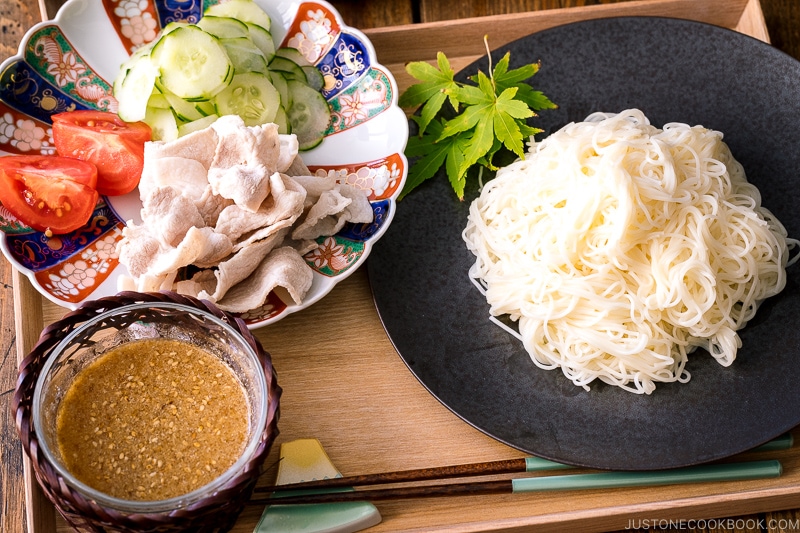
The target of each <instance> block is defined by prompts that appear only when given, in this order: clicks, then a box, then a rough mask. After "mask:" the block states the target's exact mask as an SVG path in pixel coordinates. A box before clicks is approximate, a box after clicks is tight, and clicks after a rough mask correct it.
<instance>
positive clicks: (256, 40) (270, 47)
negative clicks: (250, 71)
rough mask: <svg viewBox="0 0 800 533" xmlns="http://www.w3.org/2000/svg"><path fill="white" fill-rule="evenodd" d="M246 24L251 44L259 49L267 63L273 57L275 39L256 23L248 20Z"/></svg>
mask: <svg viewBox="0 0 800 533" xmlns="http://www.w3.org/2000/svg"><path fill="white" fill-rule="evenodd" d="M246 25H247V30H248V32H249V33H250V39H251V40H252V41H253V44H254V45H256V46H257V47H258V48H259V49H260V50H261V53H262V54H264V57H265V58H266V59H267V63H269V62H270V61H272V58H273V57H275V41H273V40H272V34H271V33H270V32H268V31H267V30H265V29H264V28H262V27H261V26H259V25H257V24H252V23H249V22H248V23H246Z"/></svg>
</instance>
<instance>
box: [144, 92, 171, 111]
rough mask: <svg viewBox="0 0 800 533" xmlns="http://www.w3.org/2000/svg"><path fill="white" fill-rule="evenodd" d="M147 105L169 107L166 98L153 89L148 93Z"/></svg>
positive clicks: (161, 107) (160, 107)
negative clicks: (151, 92)
mask: <svg viewBox="0 0 800 533" xmlns="http://www.w3.org/2000/svg"><path fill="white" fill-rule="evenodd" d="M147 107H157V108H159V109H169V108H170V106H169V102H168V101H167V98H166V97H165V96H164V95H163V94H162V93H160V92H158V91H153V94H151V95H150V99H149V100H148V101H147Z"/></svg>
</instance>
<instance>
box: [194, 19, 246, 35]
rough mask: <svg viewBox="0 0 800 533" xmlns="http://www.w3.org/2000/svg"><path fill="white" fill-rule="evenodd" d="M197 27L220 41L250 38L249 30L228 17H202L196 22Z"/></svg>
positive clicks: (244, 25)
mask: <svg viewBox="0 0 800 533" xmlns="http://www.w3.org/2000/svg"><path fill="white" fill-rule="evenodd" d="M197 27H198V28H200V29H201V30H203V31H205V32H208V33H210V34H211V35H213V36H215V37H219V38H220V39H235V38H236V37H249V36H250V30H248V29H247V25H246V24H245V23H244V22H241V21H239V20H236V19H233V18H230V17H215V16H204V17H203V18H201V19H200V20H198V21H197Z"/></svg>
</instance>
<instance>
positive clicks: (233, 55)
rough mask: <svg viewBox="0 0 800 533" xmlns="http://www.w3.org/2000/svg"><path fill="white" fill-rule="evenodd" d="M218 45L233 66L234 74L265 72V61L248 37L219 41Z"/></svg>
mask: <svg viewBox="0 0 800 533" xmlns="http://www.w3.org/2000/svg"><path fill="white" fill-rule="evenodd" d="M220 43H222V46H224V47H225V51H226V52H227V53H228V57H229V58H230V60H231V63H232V64H233V70H234V72H235V73H236V74H241V73H243V72H261V73H262V74H266V72H267V59H266V58H265V57H264V54H262V53H261V49H260V48H258V47H257V46H256V45H255V44H253V41H251V40H250V38H249V37H237V38H235V39H220Z"/></svg>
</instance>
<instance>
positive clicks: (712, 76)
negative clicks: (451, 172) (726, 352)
mask: <svg viewBox="0 0 800 533" xmlns="http://www.w3.org/2000/svg"><path fill="white" fill-rule="evenodd" d="M490 37H491V36H490ZM506 50H510V51H511V60H512V67H513V66H519V65H521V64H522V63H526V62H533V61H539V60H541V62H542V67H541V70H540V72H539V73H538V74H537V75H536V76H535V77H534V78H533V84H534V86H535V87H536V88H538V89H540V90H542V91H544V93H545V94H547V95H548V96H549V97H550V98H551V99H553V100H554V101H555V102H556V103H557V104H558V105H559V106H560V107H559V109H558V110H551V111H543V112H542V113H541V116H540V117H539V118H537V119H536V122H535V124H536V125H538V126H540V127H543V128H544V129H545V134H543V135H547V134H548V133H550V132H553V131H555V130H557V129H559V128H561V127H562V126H564V125H565V124H566V123H568V122H570V121H578V120H582V119H583V118H585V117H586V116H587V115H588V114H589V113H591V112H594V111H606V112H619V111H622V110H624V109H627V108H634V107H635V108H639V109H641V110H642V111H643V112H644V113H645V114H646V115H647V116H648V117H649V118H650V120H651V122H652V123H653V124H654V125H656V126H658V127H661V126H663V124H664V123H666V122H685V123H689V124H692V125H694V124H702V125H704V126H706V127H708V128H713V129H716V130H720V131H722V132H723V133H724V134H725V141H726V142H727V143H728V144H729V146H730V147H731V150H732V151H733V154H734V156H735V157H736V158H737V159H738V160H739V161H740V162H741V163H742V164H743V165H744V167H745V170H746V172H747V176H748V179H749V180H750V181H751V182H753V183H755V184H756V185H757V186H758V187H759V189H760V190H761V193H762V195H763V204H764V205H765V206H767V207H768V208H769V209H770V210H772V211H773V212H774V213H775V215H777V217H778V218H779V219H780V220H781V221H782V222H783V223H784V224H785V225H786V227H787V229H788V231H789V234H790V235H792V236H795V237H797V236H800V216H798V207H800V188H799V187H798V184H800V181H799V180H800V63H798V62H797V61H795V60H794V59H792V58H791V57H789V56H787V55H785V54H783V53H782V52H780V51H778V50H777V49H775V48H772V47H771V46H769V45H767V44H764V43H762V42H760V41H757V40H754V39H751V38H749V37H747V36H743V35H741V34H738V33H735V32H733V31H729V30H725V29H721V28H718V27H714V26H709V25H705V24H700V23H695V22H688V21H680V20H672V19H659V18H640V17H629V18H628V17H626V18H614V19H602V20H593V21H587V22H580V23H575V24H569V25H565V26H560V27H557V28H553V29H550V30H546V31H542V32H540V33H537V34H534V35H531V36H529V37H526V38H523V39H521V40H519V41H516V42H514V43H512V44H510V45H509V46H507V47H503V48H502V49H500V50H498V52H497V54H496V57H500V56H501V55H502V54H504V53H505V51H506ZM486 65H487V63H486V62H485V61H479V62H478V63H477V64H476V65H472V66H470V67H468V68H467V69H465V72H468V73H472V72H474V71H475V69H476V68H477V67H478V66H480V67H481V68H482V69H483V70H484V72H485V71H486ZM474 197H475V191H472V192H471V194H470V196H469V197H468V198H467V199H466V201H464V202H463V203H460V202H458V201H457V200H456V199H455V198H454V194H453V193H452V190H451V189H450V188H449V184H448V183H447V180H446V178H445V177H444V176H443V175H439V176H437V177H435V178H434V179H432V180H430V181H429V182H427V183H426V184H424V185H423V186H422V187H421V188H419V189H418V190H416V191H415V192H413V193H412V194H410V195H409V196H408V197H406V198H405V199H404V200H402V201H400V202H399V204H398V209H397V214H396V217H395V219H394V222H393V223H392V226H391V228H390V229H389V231H388V232H387V233H386V235H385V237H384V238H383V239H382V240H381V242H380V243H378V245H377V246H376V247H375V251H374V252H373V255H371V256H370V258H369V261H368V269H369V278H370V282H371V285H372V290H373V294H374V298H375V303H376V306H377V309H378V311H379V314H380V317H381V320H382V321H383V324H384V327H385V328H386V331H387V332H388V334H389V336H390V338H391V340H392V342H393V343H394V345H395V347H396V348H397V351H398V352H399V354H400V356H401V357H402V358H403V359H404V360H405V362H406V364H407V365H408V368H409V369H410V370H411V371H412V372H413V373H414V374H415V375H416V377H417V378H418V379H419V380H420V382H421V383H422V384H423V385H424V386H425V387H426V388H427V389H428V390H429V391H430V392H431V393H432V394H433V395H434V396H435V397H436V398H438V399H439V400H440V401H441V402H442V403H443V404H444V405H446V406H447V407H448V408H450V409H451V410H452V411H453V412H454V413H456V414H457V415H458V416H460V417H461V418H463V419H464V420H465V421H466V422H468V423H470V424H472V425H473V426H475V427H476V428H478V429H480V430H481V431H483V432H485V433H486V434H488V435H490V436H492V437H494V438H496V439H498V440H500V441H502V442H504V443H506V444H509V445H510V446H513V447H515V448H517V449H520V450H523V451H525V452H527V453H530V454H535V455H538V456H541V457H545V458H548V459H551V460H555V461H560V462H564V463H570V464H575V465H582V466H590V467H597V468H610V469H617V470H640V469H662V468H670V467H677V466H685V465H690V464H696V463H701V462H706V461H710V460H714V459H719V458H722V457H726V456H729V455H732V454H735V453H738V452H741V451H744V450H747V449H749V448H752V447H754V446H757V445H760V444H762V443H764V442H766V441H768V440H770V439H771V438H774V437H776V436H778V435H780V434H781V433H783V432H785V431H788V430H789V429H791V428H793V427H794V426H796V425H797V424H798V423H800V313H799V312H800V287H799V286H798V270H797V268H796V267H795V268H790V269H789V276H788V278H789V279H788V284H787V287H786V289H785V290H784V291H783V292H782V293H781V294H780V295H778V296H776V297H774V298H772V299H770V300H768V301H767V302H765V303H764V305H763V306H762V308H761V309H760V310H759V312H758V315H757V316H756V318H755V319H754V320H753V321H752V322H751V323H750V324H749V325H748V326H747V327H746V328H745V329H744V330H742V331H741V337H742V341H743V343H744V345H743V347H742V348H741V350H740V351H739V353H738V357H737V359H736V361H735V362H734V363H733V365H732V366H730V367H728V368H724V367H722V366H720V365H719V364H717V363H716V362H715V361H714V360H713V359H712V358H711V357H710V356H709V355H708V354H707V353H706V352H703V351H697V352H695V353H694V354H692V355H690V357H689V363H688V366H687V368H688V370H689V371H690V372H691V374H692V379H691V381H690V382H689V383H688V384H677V383H676V384H660V385H658V387H657V389H656V391H655V392H654V393H653V394H652V395H649V396H645V395H636V394H632V393H629V392H625V391H623V390H621V389H618V388H616V387H611V386H607V385H604V384H602V383H595V384H593V385H592V387H591V391H589V392H587V391H584V390H583V389H582V388H579V387H577V386H575V385H573V384H572V383H571V382H570V381H568V380H567V379H566V378H565V377H564V375H563V374H562V373H561V371H560V370H551V371H545V370H541V369H539V368H538V367H536V366H535V365H534V364H533V363H532V362H531V360H530V358H529V357H528V355H527V353H526V352H525V351H524V349H523V347H522V345H521V343H520V342H518V341H517V340H516V339H515V338H513V337H512V336H511V335H509V334H508V333H506V332H504V331H502V330H501V329H500V328H498V327H497V326H495V325H493V324H492V323H490V322H489V320H488V306H487V304H486V302H485V300H484V298H483V297H482V296H481V294H480V293H479V292H478V290H477V289H476V288H475V287H474V286H473V285H472V283H471V282H470V281H469V279H468V277H467V271H468V269H469V266H470V265H471V264H472V261H473V257H472V255H471V254H470V252H468V251H467V249H466V247H465V245H464V243H463V241H462V239H461V231H462V229H463V228H464V225H465V223H466V219H467V212H468V206H469V202H470V200H472V199H473V198H474Z"/></svg>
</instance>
